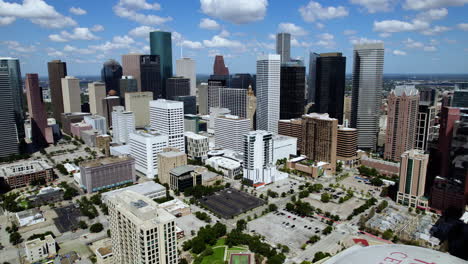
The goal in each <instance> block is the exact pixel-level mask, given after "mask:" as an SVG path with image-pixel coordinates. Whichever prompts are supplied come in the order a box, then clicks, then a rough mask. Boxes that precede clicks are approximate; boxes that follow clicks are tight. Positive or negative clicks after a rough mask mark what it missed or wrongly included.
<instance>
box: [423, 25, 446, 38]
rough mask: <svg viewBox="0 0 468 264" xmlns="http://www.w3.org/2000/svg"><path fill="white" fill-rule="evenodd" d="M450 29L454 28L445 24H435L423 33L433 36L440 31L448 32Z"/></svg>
mask: <svg viewBox="0 0 468 264" xmlns="http://www.w3.org/2000/svg"><path fill="white" fill-rule="evenodd" d="M449 30H452V29H451V28H449V27H445V26H435V27H433V28H429V29H426V30H423V31H422V32H421V33H422V34H423V35H427V36H433V35H437V34H440V33H443V32H447V31H449Z"/></svg>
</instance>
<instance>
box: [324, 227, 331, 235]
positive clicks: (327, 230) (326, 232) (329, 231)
mask: <svg viewBox="0 0 468 264" xmlns="http://www.w3.org/2000/svg"><path fill="white" fill-rule="evenodd" d="M332 231H333V227H332V226H327V227H325V229H323V230H322V234H324V235H328V234H330V233H331V232H332Z"/></svg>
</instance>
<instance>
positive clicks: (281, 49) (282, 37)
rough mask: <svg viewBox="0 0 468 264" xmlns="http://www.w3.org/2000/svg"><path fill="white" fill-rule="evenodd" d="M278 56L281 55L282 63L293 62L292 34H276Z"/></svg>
mask: <svg viewBox="0 0 468 264" xmlns="http://www.w3.org/2000/svg"><path fill="white" fill-rule="evenodd" d="M276 54H279V55H281V63H285V62H288V61H289V60H291V34H289V33H278V34H276Z"/></svg>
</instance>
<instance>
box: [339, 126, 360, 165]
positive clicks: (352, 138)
mask: <svg viewBox="0 0 468 264" xmlns="http://www.w3.org/2000/svg"><path fill="white" fill-rule="evenodd" d="M357 139H358V131H357V129H355V128H348V127H344V126H340V127H339V128H338V136H337V145H336V158H337V159H338V160H340V161H342V162H343V163H345V164H347V165H351V164H353V163H354V161H356V159H357V153H356V151H357Z"/></svg>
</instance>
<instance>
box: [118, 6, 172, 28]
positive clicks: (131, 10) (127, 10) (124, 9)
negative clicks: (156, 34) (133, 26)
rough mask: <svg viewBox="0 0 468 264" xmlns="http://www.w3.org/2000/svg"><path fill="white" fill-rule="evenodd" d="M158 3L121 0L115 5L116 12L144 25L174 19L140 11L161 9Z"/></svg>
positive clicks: (157, 23)
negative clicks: (140, 11)
mask: <svg viewBox="0 0 468 264" xmlns="http://www.w3.org/2000/svg"><path fill="white" fill-rule="evenodd" d="M160 9H161V6H160V5H159V4H157V3H154V4H150V3H148V2H146V0H120V1H119V3H118V4H117V5H116V6H114V7H113V10H114V13H115V14H116V15H117V16H119V17H123V18H127V19H129V20H132V21H135V22H138V23H140V24H143V25H161V24H163V23H166V22H168V21H171V20H172V17H160V16H157V15H146V14H143V13H138V12H137V11H139V10H160Z"/></svg>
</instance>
